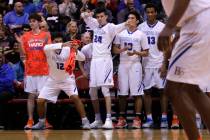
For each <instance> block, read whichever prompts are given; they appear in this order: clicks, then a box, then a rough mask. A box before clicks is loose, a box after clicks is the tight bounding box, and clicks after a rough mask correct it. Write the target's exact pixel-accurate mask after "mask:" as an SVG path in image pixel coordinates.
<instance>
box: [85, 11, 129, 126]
mask: <svg viewBox="0 0 210 140" xmlns="http://www.w3.org/2000/svg"><path fill="white" fill-rule="evenodd" d="M95 14H96V19H95V18H92V16H91V13H87V12H84V13H82V15H81V16H82V17H83V19H84V21H85V23H86V24H87V25H88V26H89V27H90V28H91V29H92V30H93V47H92V50H93V52H92V60H91V68H90V84H89V86H90V87H93V88H94V92H92V93H91V94H90V96H91V99H92V101H93V102H95V105H97V108H98V111H97V112H95V121H94V122H93V123H92V125H91V126H92V127H93V128H95V127H98V124H101V122H102V121H101V119H100V118H99V117H97V116H99V114H100V112H99V104H98V95H97V88H98V87H101V89H102V93H103V95H104V97H105V102H106V111H107V117H106V121H105V124H104V125H103V126H102V127H103V128H104V129H112V128H113V125H112V120H111V97H110V91H109V88H110V87H112V86H113V85H114V83H113V62H112V56H111V48H112V41H113V39H114V37H115V35H116V34H117V33H119V32H121V31H122V30H124V29H125V28H126V23H122V24H119V25H114V24H112V23H108V22H107V18H108V15H107V13H106V9H103V8H97V9H96V10H95Z"/></svg>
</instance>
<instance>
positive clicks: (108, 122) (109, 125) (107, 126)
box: [102, 118, 114, 129]
mask: <svg viewBox="0 0 210 140" xmlns="http://www.w3.org/2000/svg"><path fill="white" fill-rule="evenodd" d="M102 128H103V129H113V128H114V127H113V124H112V120H111V119H109V118H107V119H106V121H105V123H104V125H103V126H102Z"/></svg>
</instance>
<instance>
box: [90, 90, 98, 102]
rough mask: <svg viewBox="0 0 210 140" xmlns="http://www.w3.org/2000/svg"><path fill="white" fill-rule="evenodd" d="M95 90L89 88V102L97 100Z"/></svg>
mask: <svg viewBox="0 0 210 140" xmlns="http://www.w3.org/2000/svg"><path fill="white" fill-rule="evenodd" d="M97 90H98V89H97V88H90V90H89V94H90V99H91V100H97V99H98V92H97Z"/></svg>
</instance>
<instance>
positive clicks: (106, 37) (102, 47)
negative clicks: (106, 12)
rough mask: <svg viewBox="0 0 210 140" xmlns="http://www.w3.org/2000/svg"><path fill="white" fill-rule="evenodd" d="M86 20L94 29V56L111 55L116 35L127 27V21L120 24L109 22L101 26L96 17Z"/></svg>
mask: <svg viewBox="0 0 210 140" xmlns="http://www.w3.org/2000/svg"><path fill="white" fill-rule="evenodd" d="M84 21H85V23H86V24H87V25H88V26H89V27H90V28H91V29H92V30H93V53H92V57H93V58H97V57H111V47H112V42H113V40H114V37H115V36H116V35H117V33H119V32H121V31H122V30H124V29H125V28H126V26H125V23H122V24H119V25H114V24H113V23H107V24H106V25H104V26H103V27H99V24H98V22H97V21H96V19H94V18H92V17H88V18H85V19H84Z"/></svg>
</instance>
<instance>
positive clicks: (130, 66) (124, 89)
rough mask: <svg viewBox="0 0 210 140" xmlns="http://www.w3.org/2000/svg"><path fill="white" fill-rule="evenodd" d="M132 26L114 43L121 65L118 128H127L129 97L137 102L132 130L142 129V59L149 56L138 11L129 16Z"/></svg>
mask: <svg viewBox="0 0 210 140" xmlns="http://www.w3.org/2000/svg"><path fill="white" fill-rule="evenodd" d="M128 20H129V21H130V25H129V26H128V29H125V30H123V31H122V32H121V33H120V34H118V35H117V36H116V38H115V41H114V44H115V46H114V48H113V51H114V53H117V54H120V64H119V68H118V86H119V92H118V97H119V111H120V115H119V119H118V123H117V125H116V128H125V127H127V122H126V115H125V112H126V106H127V105H126V104H127V102H126V100H127V99H126V98H127V96H128V95H129V94H128V92H129V89H130V96H133V97H134V100H135V113H136V117H135V118H134V120H133V124H132V128H141V109H142V98H141V96H142V95H143V94H144V92H143V84H142V77H143V75H142V65H141V62H140V61H141V57H146V56H148V54H149V46H148V44H147V37H146V35H145V34H144V33H143V32H142V31H140V30H138V28H137V26H138V23H139V20H140V16H139V14H138V13H137V12H136V11H132V12H130V13H129V15H128Z"/></svg>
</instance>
